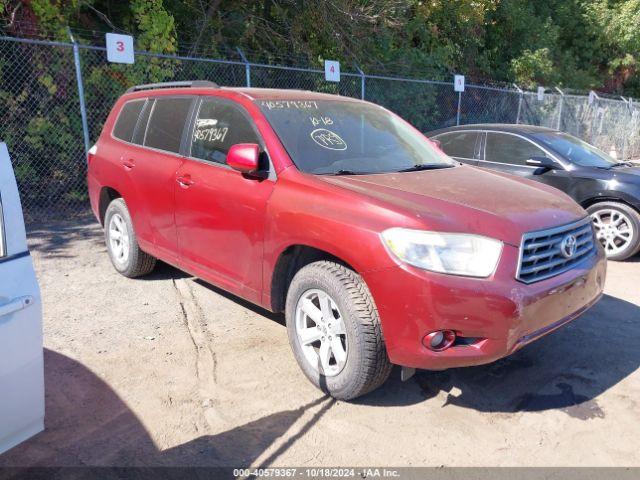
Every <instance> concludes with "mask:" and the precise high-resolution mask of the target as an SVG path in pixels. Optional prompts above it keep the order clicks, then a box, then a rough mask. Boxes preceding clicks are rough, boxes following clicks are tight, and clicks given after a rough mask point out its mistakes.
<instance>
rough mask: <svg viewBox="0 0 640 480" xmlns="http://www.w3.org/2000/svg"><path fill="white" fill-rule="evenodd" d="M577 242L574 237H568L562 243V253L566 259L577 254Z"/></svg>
mask: <svg viewBox="0 0 640 480" xmlns="http://www.w3.org/2000/svg"><path fill="white" fill-rule="evenodd" d="M576 244H577V240H576V237H575V236H574V235H567V236H566V237H564V238H563V239H562V242H560V253H562V256H563V257H565V258H571V257H573V256H574V255H575V254H576V246H577V245H576Z"/></svg>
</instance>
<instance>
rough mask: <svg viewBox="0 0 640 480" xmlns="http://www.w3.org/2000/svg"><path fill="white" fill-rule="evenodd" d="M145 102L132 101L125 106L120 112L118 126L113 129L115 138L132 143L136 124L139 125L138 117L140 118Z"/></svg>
mask: <svg viewBox="0 0 640 480" xmlns="http://www.w3.org/2000/svg"><path fill="white" fill-rule="evenodd" d="M144 102H145V101H144V100H132V101H130V102H127V103H125V104H124V106H123V107H122V110H120V115H118V120H116V124H115V126H114V127H113V136H114V137H116V138H119V139H120V140H124V141H125V142H130V141H131V138H132V137H133V130H134V129H135V128H136V123H138V117H139V116H140V112H141V111H142V107H143V106H144Z"/></svg>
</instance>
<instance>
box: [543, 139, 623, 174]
mask: <svg viewBox="0 0 640 480" xmlns="http://www.w3.org/2000/svg"><path fill="white" fill-rule="evenodd" d="M534 137H535V138H536V139H538V140H539V141H540V142H542V143H543V144H544V145H545V146H547V147H549V148H550V149H552V150H554V151H556V152H558V153H559V154H560V155H563V156H564V157H566V158H567V159H568V160H570V161H571V162H572V163H575V164H576V165H581V166H583V167H600V168H610V167H612V166H613V165H615V164H616V163H618V161H617V160H616V159H615V158H613V157H611V156H610V155H607V154H606V153H604V152H603V151H602V150H600V149H598V148H596V147H594V146H593V145H589V144H588V143H587V142H583V141H582V140H580V139H579V138H576V137H573V136H571V135H567V134H566V133H561V132H544V133H536V134H535V135H534Z"/></svg>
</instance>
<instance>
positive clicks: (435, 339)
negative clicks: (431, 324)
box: [422, 330, 456, 352]
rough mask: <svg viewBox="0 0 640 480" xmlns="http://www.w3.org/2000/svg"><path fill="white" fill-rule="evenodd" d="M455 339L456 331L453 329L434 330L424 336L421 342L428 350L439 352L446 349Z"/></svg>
mask: <svg viewBox="0 0 640 480" xmlns="http://www.w3.org/2000/svg"><path fill="white" fill-rule="evenodd" d="M455 340H456V332H454V331H453V330H436V331H435V332H431V333H429V334H427V335H425V336H424V338H423V339H422V344H423V345H424V346H425V347H427V348H428V349H429V350H433V351H434V352H441V351H443V350H446V349H447V348H449V347H450V346H451V345H453V342H455Z"/></svg>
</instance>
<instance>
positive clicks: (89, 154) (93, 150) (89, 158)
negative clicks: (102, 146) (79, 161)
mask: <svg viewBox="0 0 640 480" xmlns="http://www.w3.org/2000/svg"><path fill="white" fill-rule="evenodd" d="M97 152H98V146H97V145H94V146H93V147H91V148H90V149H89V151H88V152H87V164H90V163H91V161H92V160H93V157H95V156H96V153H97Z"/></svg>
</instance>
